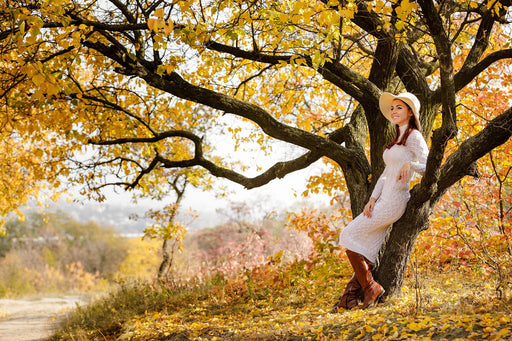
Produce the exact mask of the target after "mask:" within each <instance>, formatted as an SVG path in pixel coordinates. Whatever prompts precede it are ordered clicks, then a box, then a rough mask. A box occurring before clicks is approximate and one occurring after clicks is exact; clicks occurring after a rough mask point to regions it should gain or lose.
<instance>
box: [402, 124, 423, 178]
mask: <svg viewBox="0 0 512 341" xmlns="http://www.w3.org/2000/svg"><path fill="white" fill-rule="evenodd" d="M406 146H407V148H408V149H409V150H410V151H411V152H412V154H413V155H414V159H413V160H411V169H412V170H414V171H415V172H416V173H418V174H420V175H423V174H424V173H425V168H426V166H427V157H428V147H427V143H426V142H425V139H424V138H423V136H422V135H421V133H420V132H419V131H418V130H414V131H413V132H411V135H409V137H408V138H407V142H406Z"/></svg>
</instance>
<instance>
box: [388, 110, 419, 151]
mask: <svg viewBox="0 0 512 341" xmlns="http://www.w3.org/2000/svg"><path fill="white" fill-rule="evenodd" d="M404 103H405V102H404ZM405 105H406V106H407V108H409V110H411V111H412V109H411V107H410V106H409V105H408V104H407V103H405ZM414 129H416V130H419V129H418V126H417V125H416V119H415V118H414V113H413V115H412V116H411V117H409V125H408V126H407V129H406V130H405V132H404V135H403V136H402V138H401V139H400V141H398V139H399V138H400V127H399V126H398V124H396V125H395V132H396V134H395V138H394V139H393V141H391V142H390V143H389V144H388V145H387V146H386V149H389V148H391V147H393V146H394V145H395V144H397V145H399V146H405V142H407V138H408V137H409V135H410V134H411V132H412V131H413V130H414Z"/></svg>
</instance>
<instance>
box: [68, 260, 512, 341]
mask: <svg viewBox="0 0 512 341" xmlns="http://www.w3.org/2000/svg"><path fill="white" fill-rule="evenodd" d="M332 266H333V264H328V263H325V264H322V265H316V266H315V268H314V269H313V270H311V271H306V270H304V269H305V268H307V264H306V265H305V264H300V265H298V266H297V267H296V268H295V269H294V270H290V269H289V270H288V271H282V270H281V271H278V270H271V269H269V268H266V269H265V268H263V269H259V270H257V271H252V272H247V273H246V274H245V275H243V276H240V277H237V278H233V279H222V280H218V281H217V282H216V284H212V285H210V286H209V287H208V289H207V290H205V288H204V287H203V288H202V289H201V290H200V292H199V290H198V291H194V290H190V288H188V289H187V292H186V293H182V294H176V290H178V289H172V288H171V289H166V288H162V287H148V288H146V289H145V290H146V291H142V292H139V293H138V294H136V296H141V295H150V294H149V293H148V292H147V290H152V291H153V293H155V292H158V294H159V295H160V296H155V297H158V298H157V299H156V300H157V301H158V303H154V305H153V306H151V305H148V306H147V307H146V308H145V309H144V310H141V311H139V313H137V314H133V315H131V316H130V315H128V316H124V317H123V318H122V319H118V320H115V319H114V320H115V322H112V324H115V326H110V328H105V327H103V329H101V328H99V327H96V328H94V327H88V328H84V327H77V326H75V327H74V328H70V327H68V329H67V331H66V332H61V333H60V334H59V339H74V340H77V339H97V340H105V339H107V340H110V339H112V340H114V339H116V340H201V339H203V340H223V339H230V340H309V339H315V340H508V339H512V312H511V311H512V309H511V301H510V300H507V299H497V298H496V292H495V290H494V288H493V286H492V285H491V283H489V281H490V279H489V278H484V277H478V276H475V275H474V274H473V273H465V274H463V273H461V272H457V271H451V272H446V273H443V272H437V271H424V272H421V273H416V274H414V275H409V276H408V277H407V279H406V283H405V285H404V287H403V294H402V295H401V296H400V297H397V298H392V299H389V300H387V302H385V303H383V304H379V305H378V306H375V307H372V308H370V309H367V310H359V309H356V310H353V311H342V312H339V313H335V314H331V313H329V311H330V309H331V307H332V304H333V303H334V302H335V301H336V298H337V297H338V296H339V294H340V292H341V291H342V289H343V286H344V284H345V283H346V281H347V280H348V277H349V269H348V266H347V265H346V264H343V266H340V267H338V270H339V271H338V272H336V271H334V272H333V271H332ZM329 269H331V270H329ZM180 290H182V289H180ZM172 292H174V293H173V294H171V293H172ZM127 302H129V301H125V302H124V303H119V302H118V303H117V305H116V303H113V302H112V303H111V305H104V306H103V310H106V311H107V312H108V313H109V314H110V315H116V314H118V315H122V314H121V313H120V312H119V310H123V309H124V307H125V305H127V304H129V303H127ZM82 313H85V311H83V312H82ZM87 314H91V312H88V313H87ZM91 316H92V315H89V316H86V315H83V316H82V318H85V317H86V319H88V320H91V319H94V317H93V316H92V317H91ZM114 320H113V321H114Z"/></svg>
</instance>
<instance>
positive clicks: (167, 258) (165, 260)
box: [158, 239, 172, 280]
mask: <svg viewBox="0 0 512 341" xmlns="http://www.w3.org/2000/svg"><path fill="white" fill-rule="evenodd" d="M171 259H172V258H171V253H170V251H169V239H164V242H163V243H162V262H161V263H160V267H159V268H158V279H159V280H164V279H165V278H166V277H167V273H168V271H169V268H170V267H171Z"/></svg>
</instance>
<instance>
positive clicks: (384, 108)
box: [379, 92, 421, 130]
mask: <svg viewBox="0 0 512 341" xmlns="http://www.w3.org/2000/svg"><path fill="white" fill-rule="evenodd" d="M395 99H399V100H401V101H403V102H404V103H405V104H407V105H408V106H409V107H410V108H411V110H412V113H413V114H414V120H415V121H416V125H417V126H418V129H419V130H421V124H420V115H419V114H420V101H419V100H418V97H416V96H414V95H413V94H411V93H410V92H402V93H401V94H398V95H393V94H390V93H388V92H384V93H383V94H382V95H381V96H380V99H379V107H380V111H381V112H382V114H383V115H384V117H386V118H387V119H388V121H391V122H393V121H392V120H391V104H392V103H393V101H394V100H395Z"/></svg>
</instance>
